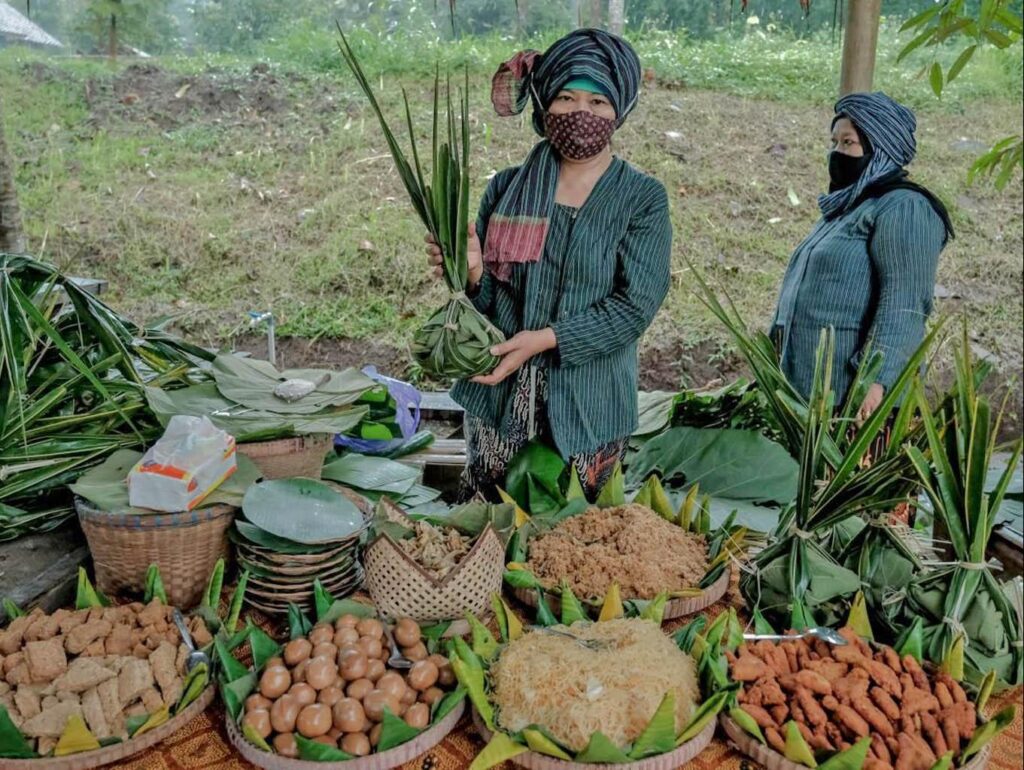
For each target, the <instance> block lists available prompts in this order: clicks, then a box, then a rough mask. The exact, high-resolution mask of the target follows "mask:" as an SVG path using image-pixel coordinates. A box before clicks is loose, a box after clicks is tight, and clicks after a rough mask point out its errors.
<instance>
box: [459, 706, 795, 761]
mask: <svg viewBox="0 0 1024 770" xmlns="http://www.w3.org/2000/svg"><path fill="white" fill-rule="evenodd" d="M473 726H474V727H475V728H476V731H477V732H478V733H479V734H480V737H481V738H483V740H484V742H485V743H486V742H487V741H489V740H491V731H490V730H488V729H487V726H486V725H485V724H484V722H483V720H482V719H481V718H480V715H479V714H478V713H477V711H476V709H473ZM715 726H716V723H715V720H714V719H712V720H711V721H710V722H708V724H707V726H706V727H705V728H704V729H703V730H701V731H700V732H699V733H698V734H697V736H696V737H695V738H692V739H691V740H688V741H687V742H686V743H684V744H683V745H682V746H679V747H678V748H676V749H674V750H673V751H670V752H668V753H667V754H659V755H658V756H656V757H648V758H647V759H638V760H637V761H636V762H624V763H622V764H617V765H614V764H604V763H601V764H590V763H582V762H570V761H568V760H565V759H556V758H555V757H549V756H547V755H546V754H538V753H537V752H535V751H526V752H523V753H522V754H519V755H517V756H515V757H512V759H510V760H509V761H510V762H511V763H512V764H514V765H519V767H525V768H527V770H593V768H601V767H605V768H609V770H611V769H612V768H614V769H615V770H677V768H679V767H682V766H683V765H685V764H686V763H687V762H689V761H690V760H692V759H694V758H695V757H696V756H697V755H698V754H700V753H701V752H702V751H704V749H706V748H707V747H708V745H709V744H710V743H711V739H712V738H714V737H715ZM803 770H808V769H807V768H803Z"/></svg>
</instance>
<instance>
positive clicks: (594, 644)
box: [529, 626, 611, 651]
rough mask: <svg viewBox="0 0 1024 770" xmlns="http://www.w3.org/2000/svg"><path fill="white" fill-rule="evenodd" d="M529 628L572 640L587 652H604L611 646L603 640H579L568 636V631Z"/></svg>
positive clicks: (570, 635)
mask: <svg viewBox="0 0 1024 770" xmlns="http://www.w3.org/2000/svg"><path fill="white" fill-rule="evenodd" d="M529 628H530V630H531V631H539V632H540V633H542V634H551V635H552V636H564V637H566V638H567V639H572V640H573V641H574V642H576V643H577V644H579V645H581V646H583V647H586V648H587V649H588V650H595V651H596V650H605V649H607V648H608V647H610V646H611V643H610V642H608V641H607V640H605V639H580V638H579V637H578V636H575V635H573V634H570V633H569V632H568V631H559V630H558V629H557V628H550V627H549V626H530V627H529Z"/></svg>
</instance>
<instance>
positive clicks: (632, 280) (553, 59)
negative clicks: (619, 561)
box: [427, 30, 672, 497]
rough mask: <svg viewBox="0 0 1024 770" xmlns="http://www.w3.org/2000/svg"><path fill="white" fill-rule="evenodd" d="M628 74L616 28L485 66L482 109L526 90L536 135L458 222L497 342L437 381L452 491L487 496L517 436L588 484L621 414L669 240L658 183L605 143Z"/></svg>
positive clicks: (614, 444)
mask: <svg viewBox="0 0 1024 770" xmlns="http://www.w3.org/2000/svg"><path fill="white" fill-rule="evenodd" d="M640 75H641V70H640V62H639V60H638V59H637V56H636V53H635V52H634V51H633V49H632V47H630V45H629V44H628V43H627V42H626V41H624V40H622V39H621V38H618V37H616V36H614V35H610V34H607V33H605V32H603V31H600V30H577V31H576V32H573V33H572V34H570V35H568V36H566V37H564V38H562V39H561V40H559V41H557V42H556V43H554V44H553V45H552V46H551V47H550V48H549V49H548V50H547V51H546V52H545V53H543V54H540V53H538V52H536V51H524V52H522V53H519V54H517V55H516V56H515V57H513V58H512V59H511V60H509V61H508V62H506V63H505V64H503V65H502V66H501V68H500V69H499V70H498V72H497V74H496V75H495V76H494V81H493V84H492V91H491V100H492V102H493V104H494V107H495V109H496V111H497V112H498V114H499V115H503V116H508V115H514V114H518V113H520V112H522V111H523V109H525V107H526V105H527V104H528V103H532V106H533V127H534V129H535V131H536V132H537V133H538V134H539V135H540V136H541V137H543V140H542V141H541V142H540V143H539V144H537V145H536V146H535V147H534V149H533V150H532V151H531V152H530V154H529V156H528V157H527V158H526V160H525V161H524V162H523V164H522V165H521V166H519V167H516V168H510V169H507V170H505V171H502V172H501V173H499V174H497V175H496V176H495V177H494V178H493V179H492V180H491V182H490V184H489V185H488V187H487V191H486V193H485V194H484V198H483V201H482V203H481V205H480V212H479V216H478V218H477V222H476V225H475V228H471V233H470V256H469V264H470V287H469V294H470V297H471V298H472V301H473V303H474V304H475V305H476V307H477V309H478V310H480V311H481V312H482V313H484V314H485V315H487V316H488V317H489V318H490V319H491V321H492V322H493V323H494V324H495V325H496V326H497V327H498V328H499V329H501V330H502V331H503V332H504V333H505V335H506V337H507V338H508V341H507V342H505V343H504V344H502V345H499V346H497V347H496V348H495V349H494V354H495V355H498V356H501V361H500V363H499V364H498V366H497V367H496V368H495V370H494V371H493V372H492V373H491V374H489V375H487V376H483V377H475V378H473V380H472V381H460V382H458V383H456V384H455V386H454V387H453V389H452V397H453V398H454V399H455V400H456V401H457V402H459V403H460V404H461V405H462V406H463V407H464V408H465V410H466V423H465V427H466V442H467V455H468V464H467V468H466V471H465V474H464V476H463V482H464V484H463V493H464V495H468V494H471V493H473V492H482V493H484V494H485V495H487V496H490V497H493V493H494V487H495V485H497V484H500V483H502V482H503V480H504V477H505V472H506V469H507V466H508V464H509V462H510V460H511V459H512V458H513V457H514V456H515V455H516V454H517V453H518V452H519V451H520V450H522V448H523V447H525V446H526V444H527V443H528V442H529V441H530V440H531V439H533V438H538V439H540V440H542V441H545V442H546V443H548V444H549V445H552V446H553V447H554V448H556V449H557V450H558V452H559V453H560V454H561V455H562V457H563V458H564V459H566V460H567V461H569V462H570V463H572V465H573V466H574V467H575V468H576V470H577V472H578V473H579V476H580V479H581V481H582V483H583V486H584V488H585V490H586V491H587V492H588V493H589V494H591V495H592V494H593V493H594V492H595V491H596V490H597V489H599V488H600V487H601V486H602V484H603V483H604V481H605V480H606V478H607V477H608V475H609V474H610V473H611V471H612V469H613V468H614V467H615V464H616V463H617V462H618V461H619V460H621V458H622V456H623V454H624V452H625V448H626V441H627V439H628V437H629V435H630V434H631V433H632V431H633V430H634V429H635V427H636V424H637V341H638V339H639V338H640V336H641V334H643V332H644V330H645V329H646V328H647V326H648V325H649V324H650V322H651V320H652V319H653V318H654V315H655V313H656V312H657V311H658V308H659V307H660V305H661V302H662V300H663V299H664V297H665V294H666V292H667V291H668V286H669V261H670V252H671V241H672V228H671V223H670V221H669V211H668V198H667V196H666V194H665V189H664V187H663V186H662V185H661V183H659V182H658V181H657V180H655V179H653V178H651V177H649V176H647V175H646V174H643V173H641V172H640V171H638V170H637V169H635V168H633V167H632V166H630V165H629V164H628V163H626V162H624V161H622V160H621V159H619V158H617V157H616V156H615V155H613V153H612V150H611V145H610V142H611V137H612V134H613V133H614V131H615V130H616V129H617V128H618V127H619V126H621V125H622V123H623V122H624V121H625V119H626V116H627V115H628V114H629V113H630V111H631V110H632V109H633V107H634V106H635V105H636V101H637V96H638V94H639V87H640ZM427 250H428V253H429V254H430V260H431V263H432V264H433V265H435V266H436V265H439V264H440V252H439V250H438V248H437V246H436V245H435V244H433V243H429V239H428V247H427ZM438 271H439V268H438Z"/></svg>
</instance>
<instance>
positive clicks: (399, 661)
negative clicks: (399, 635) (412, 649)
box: [384, 624, 412, 668]
mask: <svg viewBox="0 0 1024 770" xmlns="http://www.w3.org/2000/svg"><path fill="white" fill-rule="evenodd" d="M384 636H386V637H387V638H388V649H389V650H391V657H389V658H388V665H389V666H391V668H412V661H411V660H409V659H408V658H407V657H405V656H404V655H403V654H402V653H401V651H400V650H399V649H398V645H397V644H395V637H394V635H393V634H392V633H391V627H390V626H388V625H387V624H385V625H384Z"/></svg>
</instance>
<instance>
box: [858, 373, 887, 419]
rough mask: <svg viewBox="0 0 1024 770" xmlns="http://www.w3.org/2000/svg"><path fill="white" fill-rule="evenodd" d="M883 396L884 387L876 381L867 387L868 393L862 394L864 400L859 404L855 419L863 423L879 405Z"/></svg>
mask: <svg viewBox="0 0 1024 770" xmlns="http://www.w3.org/2000/svg"><path fill="white" fill-rule="evenodd" d="M884 397H885V388H883V387H882V386H881V385H879V384H878V383H877V382H876V383H875V384H874V385H872V386H871V387H870V388H868V394H867V395H866V396H864V401H863V403H861V405H860V410H859V411H858V412H857V420H858V422H860V423H863V422H864V421H865V420H867V419H868V418H869V417H870V416H871V415H873V414H874V413H875V410H876V409H878V407H879V405H880V404H881V403H882V398H884Z"/></svg>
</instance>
